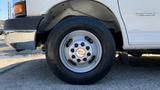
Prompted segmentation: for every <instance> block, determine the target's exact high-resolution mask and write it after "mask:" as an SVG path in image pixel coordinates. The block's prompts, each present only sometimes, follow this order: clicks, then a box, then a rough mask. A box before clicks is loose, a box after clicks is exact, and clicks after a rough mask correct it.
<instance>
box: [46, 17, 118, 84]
mask: <svg viewBox="0 0 160 90" xmlns="http://www.w3.org/2000/svg"><path fill="white" fill-rule="evenodd" d="M76 30H86V31H88V32H91V33H92V34H94V35H95V36H96V37H97V38H98V39H99V41H100V43H101V45H102V58H101V61H100V62H99V64H98V65H97V66H96V68H94V69H93V70H91V71H89V72H86V73H76V72H72V71H70V70H69V69H67V68H66V67H65V66H64V65H63V63H62V62H61V60H60V57H59V56H60V55H59V46H60V44H61V41H62V40H63V38H64V37H65V36H66V35H67V34H69V33H71V32H73V31H76ZM46 55H47V61H48V63H49V65H50V67H51V69H52V70H53V72H54V73H55V74H56V76H58V77H59V78H60V79H62V80H65V81H67V82H71V83H72V82H73V83H79V82H80V83H83V82H84V83H90V82H95V81H98V80H99V79H101V78H102V77H104V76H105V75H106V74H107V73H108V72H109V70H110V68H111V66H112V63H113V59H114V55H115V44H114V40H113V37H112V34H111V33H110V31H109V30H108V29H107V28H106V26H105V25H104V24H103V23H102V22H100V21H98V20H97V19H94V18H89V17H83V16H82V17H70V18H67V19H65V20H62V21H61V22H60V23H58V24H57V25H56V26H55V27H54V28H53V29H52V31H51V33H50V35H49V37H48V40H47V51H46ZM71 80H72V81H71Z"/></svg>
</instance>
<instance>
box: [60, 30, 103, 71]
mask: <svg viewBox="0 0 160 90" xmlns="http://www.w3.org/2000/svg"><path fill="white" fill-rule="evenodd" d="M59 55H60V60H61V62H62V63H63V65H64V66H65V67H66V68H67V69H69V70H71V71H73V72H76V73H85V72H89V71H91V70H93V69H94V68H95V67H96V66H97V65H98V64H99V62H100V60H101V57H102V46H101V43H100V41H99V40H98V38H97V37H96V36H95V35H94V34H92V33H91V32H88V31H86V30H77V31H73V32H71V33H69V34H67V35H66V36H65V37H64V39H63V40H62V42H61V44H60V47H59Z"/></svg>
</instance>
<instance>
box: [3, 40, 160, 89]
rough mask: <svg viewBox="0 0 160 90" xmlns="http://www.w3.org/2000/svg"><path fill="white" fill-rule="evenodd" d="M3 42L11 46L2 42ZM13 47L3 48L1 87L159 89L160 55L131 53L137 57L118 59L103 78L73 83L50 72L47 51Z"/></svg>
mask: <svg viewBox="0 0 160 90" xmlns="http://www.w3.org/2000/svg"><path fill="white" fill-rule="evenodd" d="M0 46H1V47H6V48H7V47H8V46H6V45H5V44H4V43H3V42H0ZM11 51H12V52H11ZM11 51H10V48H9V49H6V51H5V49H3V50H0V53H3V54H1V55H0V90H160V80H159V79H160V56H143V57H141V58H135V57H130V58H129V59H130V60H131V61H134V63H133V62H132V64H130V65H124V64H121V63H118V62H116V61H115V63H114V65H113V68H112V70H111V71H110V73H109V74H108V75H106V77H105V78H104V79H103V80H101V81H99V82H97V83H95V84H93V85H70V84H67V83H65V82H63V81H61V80H59V79H58V78H57V77H56V76H55V75H54V74H53V73H52V72H51V70H50V69H49V68H48V65H47V63H46V60H45V56H44V54H32V55H31V54H28V52H27V54H24V53H23V54H22V55H21V54H16V51H14V50H12V49H11ZM4 57H5V58H4Z"/></svg>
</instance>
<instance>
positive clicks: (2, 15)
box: [0, 0, 13, 20]
mask: <svg viewBox="0 0 160 90" xmlns="http://www.w3.org/2000/svg"><path fill="white" fill-rule="evenodd" d="M7 1H10V2H13V0H0V20H6V19H8V3H7Z"/></svg>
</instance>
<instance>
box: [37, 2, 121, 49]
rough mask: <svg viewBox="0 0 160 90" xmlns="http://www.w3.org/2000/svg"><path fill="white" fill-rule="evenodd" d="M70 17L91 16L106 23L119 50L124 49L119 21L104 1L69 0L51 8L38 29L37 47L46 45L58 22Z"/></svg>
mask: <svg viewBox="0 0 160 90" xmlns="http://www.w3.org/2000/svg"><path fill="white" fill-rule="evenodd" d="M113 1H116V0H113ZM86 8H87V9H86ZM70 16H89V17H92V18H97V19H99V20H100V21H102V22H104V23H105V24H106V25H107V27H108V28H109V30H110V31H111V32H112V34H113V36H114V39H115V42H116V45H117V47H118V49H122V47H123V33H122V30H121V27H120V24H119V20H118V19H117V16H116V15H115V13H114V12H113V11H112V10H111V8H110V7H109V6H108V7H107V5H105V2H104V1H102V0H67V1H63V2H60V3H58V4H57V5H55V6H53V7H52V8H50V9H49V10H48V12H47V13H46V14H45V15H44V18H43V19H42V20H41V22H40V23H39V26H38V28H37V34H36V46H40V45H41V44H44V43H45V41H46V39H47V37H48V34H49V32H50V30H51V29H52V28H53V27H54V26H55V25H56V24H57V23H58V22H60V21H61V20H63V19H65V18H68V17H70Z"/></svg>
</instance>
